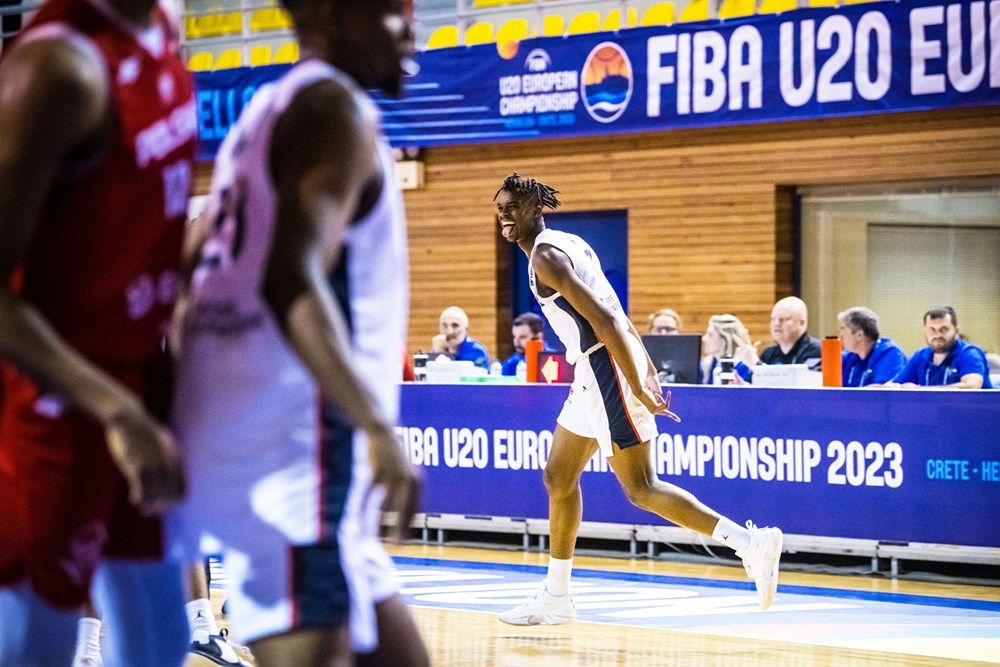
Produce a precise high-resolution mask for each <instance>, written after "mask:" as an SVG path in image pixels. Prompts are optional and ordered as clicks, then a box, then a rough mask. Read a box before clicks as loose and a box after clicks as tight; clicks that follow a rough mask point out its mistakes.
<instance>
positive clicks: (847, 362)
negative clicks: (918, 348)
mask: <svg viewBox="0 0 1000 667" xmlns="http://www.w3.org/2000/svg"><path fill="white" fill-rule="evenodd" d="M837 320H838V321H839V322H840V342H841V344H842V345H843V346H844V352H843V357H842V359H843V360H842V361H841V369H842V370H841V372H842V381H841V385H842V386H844V387H864V386H867V385H870V384H885V383H886V382H889V381H891V380H892V379H893V378H894V377H896V375H897V374H898V373H899V371H901V370H902V369H903V366H905V365H906V353H904V352H903V348H901V347H900V346H899V344H898V343H896V341H894V340H892V339H891V338H880V337H879V330H878V315H876V314H875V311H873V310H871V309H870V308H865V307H864V306H855V307H854V308H848V309H847V310H845V311H844V312H842V313H840V314H839V315H837Z"/></svg>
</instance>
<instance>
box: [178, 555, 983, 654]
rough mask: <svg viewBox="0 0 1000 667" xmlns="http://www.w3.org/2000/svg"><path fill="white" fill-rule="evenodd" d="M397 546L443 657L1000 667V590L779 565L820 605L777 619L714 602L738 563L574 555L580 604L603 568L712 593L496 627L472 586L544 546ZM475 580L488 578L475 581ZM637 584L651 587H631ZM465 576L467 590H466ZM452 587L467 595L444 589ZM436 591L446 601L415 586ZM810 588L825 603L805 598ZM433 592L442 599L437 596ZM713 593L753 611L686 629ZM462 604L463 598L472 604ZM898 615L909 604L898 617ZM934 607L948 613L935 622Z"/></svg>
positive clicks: (741, 595) (738, 577) (785, 578)
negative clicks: (669, 605) (639, 609)
mask: <svg viewBox="0 0 1000 667" xmlns="http://www.w3.org/2000/svg"><path fill="white" fill-rule="evenodd" d="M389 551H390V553H391V554H392V555H393V557H394V558H396V561H397V565H398V567H399V570H400V576H401V580H402V582H403V589H402V590H403V593H404V595H405V596H406V597H407V599H408V601H409V602H410V604H411V610H412V611H413V615H414V617H415V618H416V620H417V623H418V625H419V626H420V629H421V632H422V634H423V637H424V640H425V642H426V644H427V646H428V649H429V650H430V654H431V659H432V664H434V665H456V666H459V665H470V666H472V665H475V666H479V665H498V666H508V665H509V666H522V665H524V666H528V665H531V666H534V665H537V666H539V667H541V666H545V667H558V666H564V665H565V666H575V665H602V666H603V665H636V666H639V665H642V666H645V665H677V666H683V665H698V666H702V665H726V666H729V665H747V666H750V667H754V666H758V665H759V666H761V667H763V666H771V665H795V666H797V667H799V666H801V667H808V666H812V665H837V666H841V665H844V666H861V665H865V666H868V665H871V666H873V667H874V666H883V665H958V664H994V665H995V664H1000V589H998V588H990V587H985V586H969V585H951V584H934V583H921V582H913V581H899V580H890V579H885V578H871V577H847V576H835V575H820V574H804V573H796V572H783V573H782V575H781V580H780V583H781V589H779V598H778V600H777V601H776V603H775V607H776V608H777V607H778V606H779V602H780V601H781V599H782V597H784V598H785V599H786V600H788V601H789V602H788V604H791V602H790V601H791V600H792V598H796V599H798V600H800V601H801V600H807V601H808V600H811V599H815V601H817V602H818V603H817V604H813V605H810V604H799V605H797V608H801V609H802V611H794V612H793V611H790V610H791V609H792V606H795V605H792V606H789V607H787V609H786V610H785V613H777V614H776V613H774V610H772V611H768V612H759V611H758V610H755V609H752V605H753V603H754V601H755V599H756V598H755V597H753V595H754V594H753V593H752V591H747V590H739V589H735V590H723V593H724V594H725V597H714V598H713V597H712V595H719V593H718V591H719V589H720V588H721V589H726V587H727V586H729V587H732V586H739V585H740V584H726V583H722V584H720V582H745V581H746V578H745V575H744V574H743V571H742V568H738V567H731V566H721V565H720V566H706V565H694V564H686V563H671V562H668V561H650V560H647V559H636V560H628V559H617V558H591V557H578V558H576V559H575V561H574V567H575V570H576V571H579V572H581V573H586V576H587V577H589V579H588V578H580V577H578V578H575V579H574V586H575V587H576V592H575V594H576V597H577V599H578V600H581V599H584V598H585V596H586V594H587V593H588V592H590V593H593V592H595V591H597V592H600V590H602V589H601V586H602V585H605V586H606V587H607V584H606V583H605V584H602V583H601V581H600V580H599V579H595V578H599V577H601V576H603V575H602V573H606V574H607V577H608V579H609V580H611V581H616V580H619V581H621V582H626V583H623V584H621V586H629V585H633V586H647V585H648V586H659V587H660V589H661V590H667V591H674V590H675V589H677V590H680V589H682V588H684V587H687V588H689V589H690V588H694V589H697V588H698V587H699V586H700V585H704V586H705V587H706V588H705V591H707V594H706V595H705V596H702V597H691V598H686V599H684V600H683V601H682V602H680V603H678V607H679V608H680V609H681V610H682V611H681V613H674V615H673V617H672V618H670V619H667V620H669V623H667V622H664V623H663V624H662V625H660V621H659V620H658V619H657V618H655V617H653V618H645V619H644V620H640V621H635V622H632V621H629V620H627V619H626V620H623V621H620V622H617V621H616V622H604V621H601V622H593V618H594V616H593V614H591V620H590V621H588V620H582V621H580V622H577V623H572V624H567V625H561V626H544V627H514V626H509V625H505V624H503V623H501V622H499V621H498V620H497V618H496V609H484V608H482V606H481V605H480V606H479V607H478V608H477V605H476V604H475V597H476V596H475V593H474V591H475V590H477V587H478V589H482V590H486V589H501V588H504V589H511V590H513V589H514V588H516V587H518V586H521V587H524V586H528V587H531V586H534V585H536V582H537V581H539V580H540V579H541V573H542V572H543V569H542V567H543V566H544V565H545V562H546V556H545V555H544V554H540V553H536V552H522V551H493V550H483V549H467V548H456V547H448V546H445V547H439V546H391V547H389ZM480 579H489V582H487V583H483V582H482V581H479V582H478V583H476V582H477V580H480ZM518 581H520V582H521V583H520V584H519V583H517V582H518ZM635 581H639V582H646V583H639V584H635V583H627V582H635ZM467 582H469V583H468V585H463V584H466V583H467ZM492 582H500V583H492ZM511 582H513V583H511ZM525 582H529V583H525ZM594 582H596V583H594ZM649 582H653V583H649ZM659 582H666V583H659ZM675 584H676V585H675ZM588 586H590V588H587V587H588ZM712 587H714V588H712ZM449 589H454V590H456V591H459V592H458V593H457V594H455V595H452V596H450V597H449V594H448V593H447V591H448V590H449ZM464 590H469V591H473V592H472V593H469V594H468V595H466V594H465V593H463V592H461V591H464ZM607 590H611V589H607ZM616 590H628V589H616ZM428 591H429V592H436V593H437V594H438V596H437V597H435V595H421V594H420V593H422V592H428ZM442 591H444V592H445V595H444V597H443V598H442V597H440V595H441V592H442ZM838 591H839V592H845V591H846V593H838ZM581 592H582V593H584V595H581ZM218 593H221V591H218V592H217V594H214V595H213V599H215V601H216V604H217V605H218V604H221V595H220V594H218ZM518 595H520V593H518ZM690 595H692V596H694V593H691V594H690ZM813 595H815V596H816V597H815V598H812V597H810V596H813ZM838 595H843V596H845V597H846V601H847V602H849V603H850V604H845V605H842V606H843V607H845V609H840V610H839V611H834V612H830V611H824V610H823V609H824V604H822V601H824V600H825V601H826V603H827V604H826V607H829V608H833V607H836V606H837V605H835V604H829V603H830V601H831V600H833V601H835V602H836V601H837V596H838ZM823 596H826V597H823ZM831 596H833V597H831ZM436 599H437V600H442V599H443V600H445V601H446V603H445V604H437V603H435V602H434V600H436ZM713 599H714V600H723V599H725V600H727V601H728V600H731V599H736V600H741V599H742V603H740V604H744V605H746V604H747V603H748V602H749V604H750V605H751V607H746V606H744V607H742V609H750V611H748V612H746V613H742V614H740V617H741V618H740V622H739V623H737V622H733V621H732V620H725V619H730V618H732V615H731V614H730V615H728V616H725V615H723V616H711V615H708V616H706V615H705V613H704V612H701V617H700V618H699V619H697V620H696V622H694V621H693V622H692V623H691V624H686V619H685V618H684V616H685V613H684V611H683V610H684V609H685V608H686V607H685V605H688V604H689V602H688V601H689V600H695V601H698V600H700V601H701V602H702V603H705V602H706V601H707V602H708V603H709V604H711V601H712V600H713ZM428 600H430V602H428ZM449 600H450V601H451V602H447V601H449ZM455 600H458V602H455ZM465 600H468V604H463V602H464V601H465ZM911 603H912V604H911ZM626 604H627V603H626ZM728 604H734V603H732V602H729V603H728ZM587 606H588V605H587V604H580V603H578V609H579V610H580V611H581V617H584V618H585V617H586V616H587V615H586V614H585V613H584V612H583V609H582V608H583V607H587ZM591 606H593V605H592V604H591ZM623 606H624V605H623ZM633 606H635V605H633ZM463 607H467V608H463ZM848 607H849V608H848ZM697 608H698V607H697V606H692V607H691V609H697ZM966 608H967V611H966ZM887 609H890V611H886V610H887ZM896 609H898V610H900V611H899V612H898V613H897V612H896V611H894V610H896ZM939 609H943V610H945V611H944V612H941V613H945V614H951V616H940V614H939V612H938V610H939ZM709 613H710V614H711V613H722V614H726V613H727V612H726V610H722V612H709ZM921 613H926V614H927V617H926V618H927V619H928V620H927V621H926V623H925V624H922V623H923V622H922V621H920V620H919V619H920V618H923V617H921V616H920V614H921ZM906 614H915V616H913V617H912V618H916V619H918V620H917V621H916V622H915V624H912V625H910V626H906V625H905V624H903V625H900V623H899V622H898V621H899V619H900V618H902V617H904V616H905V615H906ZM696 615H698V614H692V616H696ZM963 615H964V616H963ZM641 616H642V615H641V614H637V615H636V617H637V618H639V617H641ZM907 618H909V617H907ZM912 618H911V619H910V620H911V622H912ZM713 619H723V620H719V621H715V620H713ZM942 619H943V620H942ZM990 624H994V625H993V626H991V625H990ZM706 628H707V630H706ZM900 628H902V629H903V631H902V632H900ZM914 628H915V629H914ZM194 664H195V663H193V662H189V665H192V666H193V665H194ZM198 664H199V665H200V664H202V663H198Z"/></svg>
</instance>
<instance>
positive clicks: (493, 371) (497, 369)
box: [490, 359, 503, 377]
mask: <svg viewBox="0 0 1000 667" xmlns="http://www.w3.org/2000/svg"><path fill="white" fill-rule="evenodd" d="M490 375H492V376H494V377H500V376H501V375H503V364H501V363H500V360H499V359H494V360H493V363H492V364H490Z"/></svg>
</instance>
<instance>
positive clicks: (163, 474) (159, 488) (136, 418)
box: [105, 410, 187, 515]
mask: <svg viewBox="0 0 1000 667" xmlns="http://www.w3.org/2000/svg"><path fill="white" fill-rule="evenodd" d="M105 435H106V437H107V440H108V449H109V450H110V451H111V457H112V458H113V459H114V460H115V463H116V464H118V468H119V470H121V472H122V475H124V477H125V482H126V483H127V484H128V492H129V501H130V502H131V503H132V504H133V505H135V506H136V507H138V508H139V509H140V510H141V511H142V512H143V513H144V514H147V515H148V514H159V513H161V512H163V511H164V510H165V509H167V508H168V507H169V506H170V505H172V504H174V503H176V502H177V501H179V500H181V499H182V498H183V497H184V494H185V493H186V491H187V481H186V479H185V477H184V463H183V461H182V460H181V454H180V451H179V450H178V448H177V443H175V442H174V439H173V437H172V436H171V435H170V432H169V431H168V430H167V429H165V428H164V427H163V426H161V425H160V423H159V422H157V421H156V420H155V419H153V418H152V417H151V416H150V415H149V414H147V413H146V412H145V411H144V410H136V411H125V412H122V413H121V414H120V415H118V416H116V417H114V418H113V419H112V420H111V421H110V422H109V423H108V424H107V426H106V427H105Z"/></svg>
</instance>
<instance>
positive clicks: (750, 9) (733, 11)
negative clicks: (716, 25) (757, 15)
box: [719, 0, 757, 19]
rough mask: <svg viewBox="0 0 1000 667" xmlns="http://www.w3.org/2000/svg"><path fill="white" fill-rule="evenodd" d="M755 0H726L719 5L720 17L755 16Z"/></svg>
mask: <svg viewBox="0 0 1000 667" xmlns="http://www.w3.org/2000/svg"><path fill="white" fill-rule="evenodd" d="M756 4H757V3H756V1H755V0H724V1H723V3H722V6H721V7H719V18H720V19H734V18H739V17H741V16H753V15H754V10H755V9H756V7H755V5H756Z"/></svg>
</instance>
